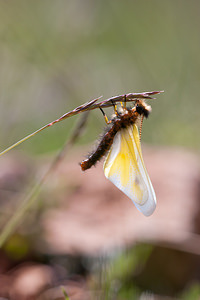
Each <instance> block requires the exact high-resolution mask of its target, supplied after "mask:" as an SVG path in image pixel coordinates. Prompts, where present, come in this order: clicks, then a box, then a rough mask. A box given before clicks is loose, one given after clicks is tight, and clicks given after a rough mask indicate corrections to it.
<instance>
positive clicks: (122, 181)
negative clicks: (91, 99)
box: [80, 100, 156, 216]
mask: <svg viewBox="0 0 200 300" xmlns="http://www.w3.org/2000/svg"><path fill="white" fill-rule="evenodd" d="M113 105H114V104H113ZM101 111H102V113H103V114H104V118H105V120H106V123H107V124H110V125H111V126H110V128H108V130H107V132H106V133H105V134H104V135H103V137H102V139H101V141H100V142H99V145H98V146H97V148H96V150H95V151H94V152H93V153H91V154H90V155H89V156H88V158H87V159H85V160H83V161H82V162H81V164H80V165H81V169H82V170H83V171H85V170H87V169H89V168H91V167H92V166H93V165H95V164H96V162H97V161H99V160H100V159H101V158H102V157H103V156H104V155H107V156H106V159H105V162H104V166H103V169H104V174H105V176H106V177H107V178H108V179H109V180H110V181H111V182H112V183H113V184H114V185H115V186H116V187H118V188H119V189H120V190H121V191H122V192H124V193H125V194H126V195H127V196H128V197H129V198H130V199H131V200H132V201H133V203H134V204H135V206H136V208H137V209H138V210H139V211H141V212H142V213H143V214H144V215H145V216H150V215H151V214H152V213H153V212H154V210H155V208H156V195H155V192H154V189H153V186H152V184H151V181H150V178H149V175H148V173H147V170H146V167H145V165H144V161H143V157H142V152H141V145H140V137H141V128H142V122H143V119H144V117H145V118H147V117H148V116H149V113H150V112H151V107H150V106H149V105H147V104H146V102H145V101H144V100H136V101H135V105H134V107H133V108H126V102H124V104H123V103H121V110H120V111H119V110H118V109H117V106H116V105H114V111H115V115H114V117H113V118H112V119H111V120H110V121H108V119H107V117H106V115H105V113H104V111H103V110H102V109H101ZM139 121H140V132H139V131H138V126H137V125H136V124H137V123H138V122H139Z"/></svg>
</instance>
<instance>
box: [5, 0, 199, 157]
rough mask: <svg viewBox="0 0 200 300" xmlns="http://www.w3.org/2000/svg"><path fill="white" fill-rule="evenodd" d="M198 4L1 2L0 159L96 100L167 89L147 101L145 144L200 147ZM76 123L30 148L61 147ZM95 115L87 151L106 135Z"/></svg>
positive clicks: (88, 0) (47, 134) (32, 143)
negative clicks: (14, 146)
mask: <svg viewBox="0 0 200 300" xmlns="http://www.w3.org/2000/svg"><path fill="white" fill-rule="evenodd" d="M199 13H200V2H199V1H198V0H191V1H186V0H175V1H174V0H173V1H172V0H168V1H158V0H152V1H144V0H140V1H139V0H138V1H119V0H115V1H104V0H102V1H91V0H85V1H81V0H74V1H62V0H59V1H52V0H44V1H40V0H34V1H25V0H24V1H22V0H18V1H12V2H11V1H1V3H0V66H1V67H0V127H1V132H0V142H1V150H3V149H4V148H6V147H7V146H9V145H10V144H12V143H14V142H16V141H17V140H18V139H20V138H22V137H23V136H24V135H27V134H29V133H30V132H32V131H34V130H36V129H37V128H39V127H41V126H43V125H44V124H46V123H48V122H50V121H52V120H54V119H56V118H57V117H59V116H61V115H62V114H64V113H65V112H67V111H68V110H71V109H73V108H74V107H76V106H77V105H79V104H82V103H84V102H87V101H89V100H91V99H93V98H96V97H98V96H100V95H103V97H104V99H106V98H109V97H111V96H115V95H118V94H123V93H128V92H142V91H151V90H165V93H164V94H162V95H160V96H158V97H157V100H152V101H150V102H151V103H150V104H151V105H152V108H153V113H152V115H151V116H150V119H149V120H148V121H146V122H145V125H144V127H143V141H144V142H146V143H153V144H163V145H178V146H184V147H187V148H193V149H198V148H199V146H200V139H199V138H198V136H199V126H200V118H199V111H200V101H199V79H200V71H199V66H200V36H199V28H200V18H199ZM75 119H76V117H74V118H71V119H68V120H66V121H65V122H64V123H63V122H62V123H60V124H58V125H56V126H54V127H52V128H50V129H48V130H46V131H45V132H43V133H41V134H39V135H38V136H37V137H34V138H32V139H31V140H30V141H29V142H26V143H25V144H24V145H23V146H20V147H21V148H20V149H24V150H26V151H30V152H32V153H45V152H50V151H53V150H56V149H58V148H59V147H61V146H62V144H63V143H64V141H65V140H66V138H67V136H68V135H69V132H70V129H71V127H72V123H74V121H75ZM104 125H105V122H104V120H103V118H102V115H101V113H100V112H99V111H96V112H92V114H91V116H90V124H89V125H88V128H87V132H86V133H85V135H84V137H83V138H82V140H81V142H84V143H87V142H92V141H93V140H95V139H96V137H97V136H98V134H99V133H100V132H101V129H102V127H104Z"/></svg>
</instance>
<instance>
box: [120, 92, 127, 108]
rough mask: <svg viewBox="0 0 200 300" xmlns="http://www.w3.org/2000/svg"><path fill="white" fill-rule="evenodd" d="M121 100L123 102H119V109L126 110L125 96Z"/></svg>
mask: <svg viewBox="0 0 200 300" xmlns="http://www.w3.org/2000/svg"><path fill="white" fill-rule="evenodd" d="M123 98H124V99H123V101H121V102H120V103H121V107H122V108H123V109H126V94H125V95H124V97H123Z"/></svg>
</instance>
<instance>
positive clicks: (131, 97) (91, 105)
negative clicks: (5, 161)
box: [0, 91, 163, 156]
mask: <svg viewBox="0 0 200 300" xmlns="http://www.w3.org/2000/svg"><path fill="white" fill-rule="evenodd" d="M162 92H163V91H153V92H143V93H129V94H124V95H119V96H115V97H112V98H109V99H106V100H104V101H101V102H99V103H96V102H97V101H98V100H99V99H100V98H101V97H98V98H96V99H94V100H91V101H89V102H87V103H85V104H83V105H80V106H78V107H76V108H75V109H73V110H72V111H69V112H67V113H66V114H64V115H62V116H61V117H60V118H58V119H56V120H54V121H52V122H50V123H48V124H46V125H44V126H43V127H41V128H39V129H38V130H36V131H34V132H33V133H31V134H29V135H27V136H26V137H24V138H23V139H21V140H19V141H18V142H16V143H14V144H13V145H11V146H10V147H8V148H7V149H5V150H3V151H2V152H0V156H1V155H3V154H5V153H7V152H8V151H10V150H11V149H13V148H15V147H16V146H18V145H20V144H21V143H23V142H25V141H26V140H28V139H30V138H31V137H33V136H34V135H36V134H38V133H39V132H41V131H43V130H44V129H46V128H48V127H50V126H52V125H54V124H56V123H58V122H60V121H63V120H65V119H67V118H69V117H72V116H75V115H77V114H79V113H82V112H85V111H88V110H93V109H96V108H100V107H101V108H106V107H110V106H113V103H119V102H124V101H126V102H133V101H136V100H137V99H155V98H152V97H151V96H153V95H156V94H160V93H162Z"/></svg>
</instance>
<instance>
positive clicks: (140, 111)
mask: <svg viewBox="0 0 200 300" xmlns="http://www.w3.org/2000/svg"><path fill="white" fill-rule="evenodd" d="M136 111H137V113H138V114H139V115H142V114H144V108H143V107H142V106H140V105H139V104H137V105H136Z"/></svg>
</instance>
